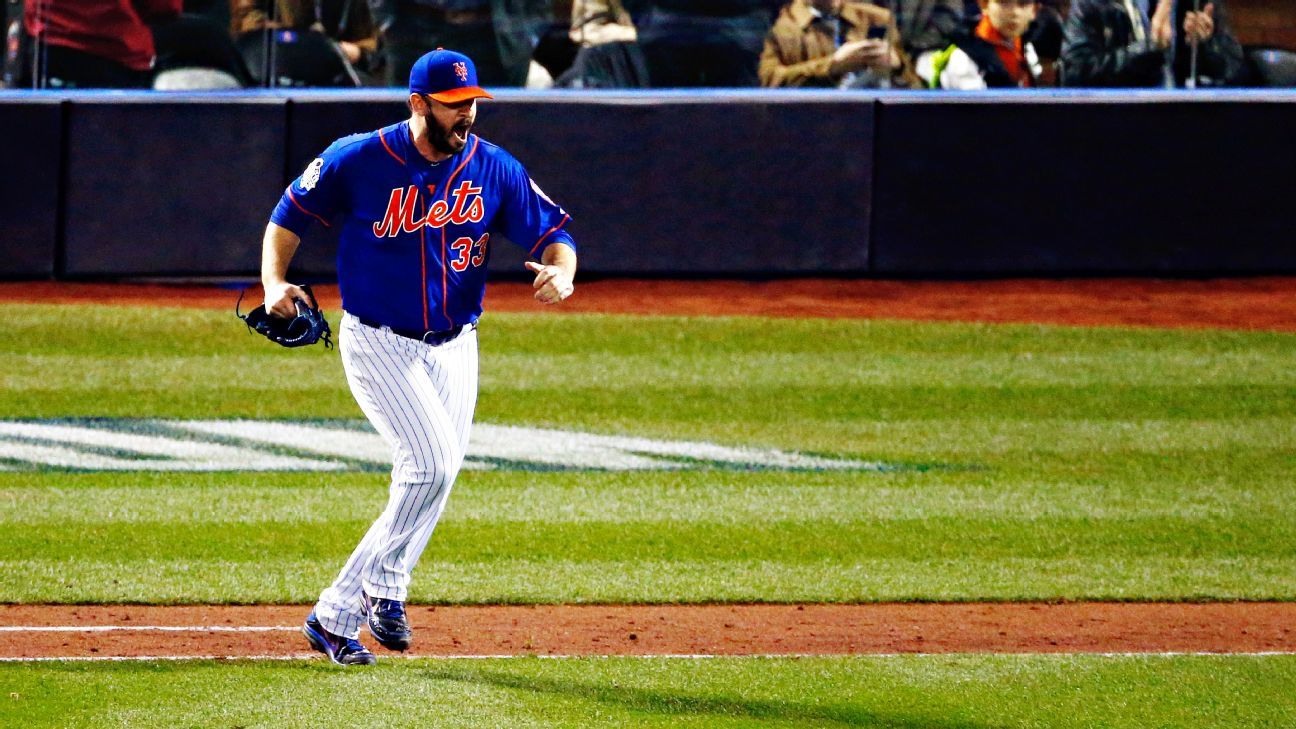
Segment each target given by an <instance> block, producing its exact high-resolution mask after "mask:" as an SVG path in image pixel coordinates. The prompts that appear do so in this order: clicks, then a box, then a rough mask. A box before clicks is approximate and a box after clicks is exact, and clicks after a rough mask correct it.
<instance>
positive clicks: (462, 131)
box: [450, 121, 472, 144]
mask: <svg viewBox="0 0 1296 729" xmlns="http://www.w3.org/2000/svg"><path fill="white" fill-rule="evenodd" d="M471 128H472V122H470V121H461V122H459V123H458V124H455V125H454V126H453V127H450V134H451V136H453V137H454V138H455V141H457V142H459V143H460V144H463V143H466V142H467V141H468V130H469V129H471Z"/></svg>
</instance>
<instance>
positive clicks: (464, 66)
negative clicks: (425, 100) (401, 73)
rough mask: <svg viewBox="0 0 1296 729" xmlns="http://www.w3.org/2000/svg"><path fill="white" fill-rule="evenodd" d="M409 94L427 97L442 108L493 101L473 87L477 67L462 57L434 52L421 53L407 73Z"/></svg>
mask: <svg viewBox="0 0 1296 729" xmlns="http://www.w3.org/2000/svg"><path fill="white" fill-rule="evenodd" d="M409 90H410V93H411V94H427V95H428V96H431V97H432V98H434V99H436V100H437V101H439V102H441V103H442V104H457V103H459V102H460V101H467V100H469V99H493V98H495V97H493V96H491V95H490V94H488V93H486V91H485V89H483V88H481V87H480V86H478V85H477V67H476V66H474V65H473V62H472V59H471V58H469V57H468V56H465V55H464V54H462V53H455V52H454V51H447V50H445V49H444V48H438V49H436V50H435V51H431V52H428V53H424V54H423V57H422V58H420V59H418V60H417V61H415V62H414V67H413V68H411V69H410V80H409Z"/></svg>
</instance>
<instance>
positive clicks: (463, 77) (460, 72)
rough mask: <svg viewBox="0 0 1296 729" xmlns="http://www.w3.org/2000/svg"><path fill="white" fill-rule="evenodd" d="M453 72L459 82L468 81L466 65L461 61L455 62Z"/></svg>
mask: <svg viewBox="0 0 1296 729" xmlns="http://www.w3.org/2000/svg"><path fill="white" fill-rule="evenodd" d="M454 71H455V75H456V76H458V77H459V80H460V81H467V80H468V64H466V63H464V62H462V61H460V62H457V63H455V65H454Z"/></svg>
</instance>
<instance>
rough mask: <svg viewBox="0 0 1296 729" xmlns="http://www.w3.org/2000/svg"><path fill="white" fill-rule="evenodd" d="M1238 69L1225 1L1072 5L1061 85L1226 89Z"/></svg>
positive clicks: (1082, 0)
mask: <svg viewBox="0 0 1296 729" xmlns="http://www.w3.org/2000/svg"><path fill="white" fill-rule="evenodd" d="M1153 4H1155V7H1151V6H1152V5H1153ZM1198 8H1199V9H1198ZM1176 20H1177V21H1178V22H1176ZM1194 46H1195V47H1196V52H1195V53H1194V51H1193V48H1194ZM1194 55H1195V56H1196V63H1195V64H1194V63H1193V57H1194ZM1172 62H1173V64H1172ZM1194 65H1195V69H1194V68H1193V66H1194ZM1242 69H1243V58H1242V47H1241V46H1240V45H1239V44H1238V42H1237V39H1236V38H1234V37H1233V33H1232V31H1231V30H1230V29H1229V25H1228V19H1227V14H1226V11H1225V8H1224V0H1210V1H1209V2H1202V0H1072V3H1071V11H1070V13H1069V14H1068V16H1067V19H1066V26H1065V36H1064V39H1063V43H1062V82H1063V85H1066V86H1118V87H1119V86H1125V87H1139V86H1168V85H1171V84H1170V82H1171V81H1173V85H1176V86H1183V85H1186V84H1187V83H1188V82H1189V80H1190V79H1193V77H1194V71H1195V72H1196V79H1195V80H1196V83H1197V84H1200V85H1203V86H1208V85H1209V86H1224V85H1227V84H1229V83H1231V82H1233V81H1234V80H1235V79H1236V78H1238V76H1239V74H1240V73H1241V71H1242Z"/></svg>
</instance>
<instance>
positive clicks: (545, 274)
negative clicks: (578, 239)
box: [526, 243, 576, 304]
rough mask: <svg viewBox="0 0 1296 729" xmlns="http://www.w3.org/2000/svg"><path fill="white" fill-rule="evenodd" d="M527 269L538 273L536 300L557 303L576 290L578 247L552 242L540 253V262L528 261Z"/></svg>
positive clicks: (535, 285)
mask: <svg viewBox="0 0 1296 729" xmlns="http://www.w3.org/2000/svg"><path fill="white" fill-rule="evenodd" d="M526 267H527V270H528V271H530V272H531V273H534V274H535V275H536V277H535V283H534V284H532V287H533V288H534V289H535V297H536V301H539V302H540V303H542V304H557V303H558V302H560V301H562V300H564V299H566V298H567V297H568V296H571V295H572V293H573V292H575V291H576V285H575V283H574V279H575V278H576V249H574V248H572V247H571V246H569V245H567V244H566V243H550V244H549V245H547V246H545V249H544V253H542V254H541V255H540V263H536V262H534V261H527V262H526Z"/></svg>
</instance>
